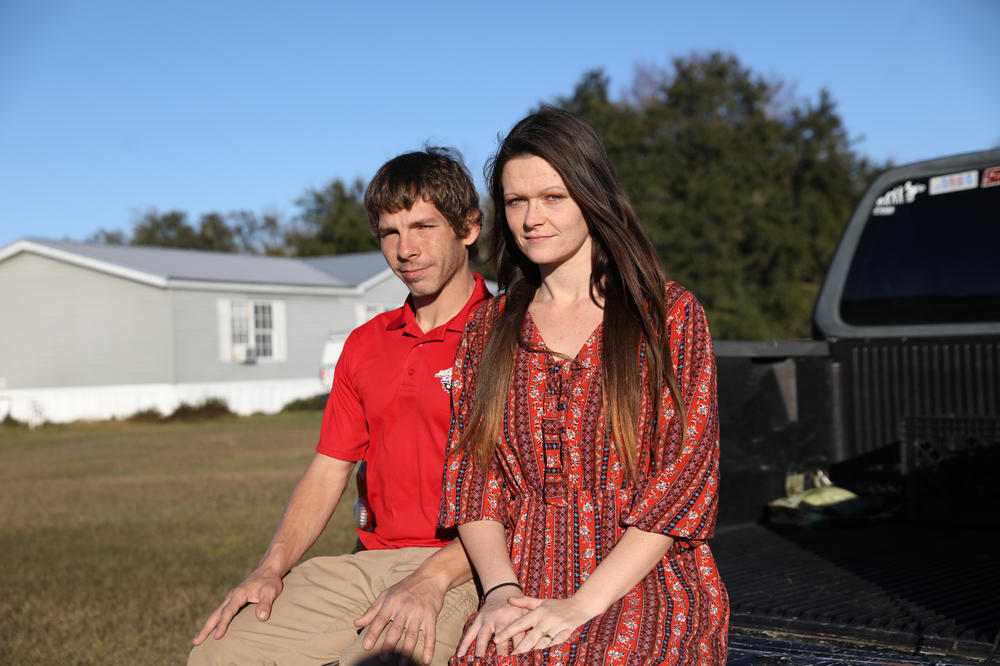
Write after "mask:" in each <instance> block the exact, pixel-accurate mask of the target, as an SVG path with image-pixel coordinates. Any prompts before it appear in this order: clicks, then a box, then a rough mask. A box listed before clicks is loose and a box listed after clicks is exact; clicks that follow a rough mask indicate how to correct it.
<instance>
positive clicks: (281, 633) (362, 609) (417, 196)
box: [188, 148, 489, 666]
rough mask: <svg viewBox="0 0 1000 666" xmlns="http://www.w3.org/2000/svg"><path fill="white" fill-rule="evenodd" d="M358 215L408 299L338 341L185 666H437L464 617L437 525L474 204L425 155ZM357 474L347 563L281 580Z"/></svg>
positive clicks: (456, 167)
mask: <svg viewBox="0 0 1000 666" xmlns="http://www.w3.org/2000/svg"><path fill="white" fill-rule="evenodd" d="M365 207H366V208H367V210H368V219H369V222H370V223H371V225H372V230H373V231H374V232H375V234H376V236H377V238H378V240H379V243H380V245H381V248H382V254H383V255H384V256H385V259H386V261H387V262H388V264H389V266H390V267H391V268H392V270H393V272H394V273H395V274H396V275H397V276H398V277H399V278H400V279H401V280H402V281H403V282H404V283H405V284H406V286H407V288H408V289H409V291H410V295H409V297H408V298H407V300H406V303H405V304H404V305H403V307H402V308H400V309H399V310H394V311H392V312H387V313H384V314H381V315H379V316H378V317H376V318H375V319H373V320H372V321H370V322H368V323H367V324H365V325H363V326H361V327H359V328H358V329H356V330H355V331H354V332H353V333H351V335H350V337H348V339H347V342H346V343H345V345H344V351H343V353H342V355H341V357H340V360H339V361H338V363H337V367H336V371H335V373H334V381H333V389H332V390H331V392H330V397H329V399H328V400H327V405H326V413H325V414H324V417H323V426H322V431H321V434H320V441H319V444H318V446H317V447H316V448H317V453H316V456H315V457H314V458H313V460H312V462H311V463H310V465H309V467H308V468H307V469H306V471H305V474H304V475H303V476H302V478H301V479H300V480H299V482H298V484H297V485H296V486H295V489H294V490H293V491H292V496H291V498H290V499H289V501H288V506H287V507H286V508H285V513H284V515H283V516H282V518H281V522H280V523H279V525H278V529H277V531H276V532H275V534H274V538H273V539H272V541H271V545H270V546H269V547H268V549H267V552H265V554H264V557H263V558H262V559H261V561H260V564H258V565H257V568H256V569H255V570H254V571H253V572H252V573H251V574H250V575H249V576H248V577H247V578H246V579H245V580H244V581H243V582H242V583H240V584H239V585H237V586H236V587H235V588H233V589H232V590H231V591H230V592H229V594H228V595H227V596H226V598H225V600H224V601H223V602H222V604H221V605H220V606H219V607H218V608H216V609H215V611H214V612H213V613H212V615H211V616H210V617H209V618H208V620H207V621H206V622H205V625H204V626H203V627H202V629H201V631H200V632H199V634H198V635H197V636H196V637H195V638H194V640H193V641H192V642H193V643H194V645H195V648H194V649H193V650H192V652H191V656H190V658H189V662H188V663H189V664H230V663H235V664H255V663H256V664H260V663H268V664H273V663H276V664H326V663H328V662H331V661H335V660H339V661H340V664H341V665H342V666H349V665H350V664H356V663H359V662H360V661H362V660H368V659H369V658H371V657H374V656H375V655H376V654H377V655H378V656H379V657H381V658H382V659H383V660H385V659H386V658H387V657H388V655H389V654H390V653H392V652H398V653H399V654H400V660H401V661H402V660H403V658H404V657H406V656H408V655H413V656H414V657H417V656H419V658H420V659H422V661H423V662H424V663H425V664H430V663H432V660H433V663H435V664H437V663H442V664H443V663H445V662H446V661H447V659H448V657H449V656H451V655H452V654H453V653H454V650H455V647H456V646H457V644H458V639H459V637H460V634H461V630H462V626H463V624H464V622H465V619H466V618H468V616H469V615H470V614H471V613H472V612H473V611H474V610H475V608H476V606H477V598H476V590H475V587H474V585H473V583H472V580H471V578H472V575H471V571H470V568H469V563H468V560H467V559H466V556H465V552H464V550H463V549H462V546H461V543H460V542H459V541H458V539H454V540H452V538H453V537H454V536H455V535H454V533H442V532H441V531H439V530H438V529H437V514H438V507H439V505H440V501H441V479H442V472H443V468H444V448H445V444H446V439H447V434H448V427H449V420H450V398H449V389H450V378H451V365H452V361H453V359H454V356H455V350H456V348H457V345H458V340H459V337H460V335H461V332H462V329H463V327H464V324H465V320H466V318H467V316H468V314H469V312H470V311H471V310H472V309H473V307H474V306H475V305H476V304H477V303H479V302H480V301H482V300H484V299H486V298H487V297H488V296H489V293H488V292H487V291H486V288H485V286H484V285H483V280H482V278H481V277H480V276H478V275H475V274H474V273H472V272H471V270H470V268H469V260H470V257H473V256H474V253H475V248H476V246H475V242H476V238H477V237H478V235H479V232H480V229H481V227H482V213H481V212H480V210H479V196H478V194H477V193H476V189H475V186H474V185H473V183H472V179H471V178H470V177H469V174H468V172H467V171H466V169H465V167H464V166H462V164H461V162H460V161H459V158H458V157H457V155H454V154H453V153H451V152H450V151H448V150H445V149H439V148H428V149H426V150H425V151H423V152H415V153H407V154H404V155H400V156H399V157H396V158H395V159H393V160H390V161H389V162H387V163H386V164H385V165H383V166H382V168H381V169H379V171H378V173H376V175H375V177H374V179H372V182H371V183H370V184H369V186H368V189H367V191H366V192H365ZM359 460H363V461H365V464H366V481H367V492H366V494H367V505H368V507H369V509H370V513H371V514H372V515H371V516H370V519H369V521H368V523H369V524H373V527H369V528H367V529H359V530H358V535H359V549H360V550H359V551H358V552H356V553H353V554H349V555H342V556H339V557H317V558H314V559H311V560H309V561H308V562H305V563H304V564H302V565H300V566H298V567H295V569H292V570H291V572H289V569H290V568H291V567H292V565H293V564H295V562H297V561H298V559H299V558H300V557H301V556H302V554H303V553H305V551H306V550H307V549H308V548H309V546H310V545H312V543H313V542H314V541H315V540H316V538H317V537H318V536H319V534H320V533H321V532H322V531H323V528H324V527H325V526H326V524H327V521H328V520H329V519H330V516H331V515H332V514H333V511H334V509H335V508H336V507H337V503H338V502H339V500H340V497H341V494H342V493H343V491H344V488H345V487H346V486H347V484H348V482H349V480H350V476H351V472H352V470H353V469H354V466H355V462H356V461H359ZM286 574H287V575H286ZM241 608H242V610H241ZM366 609H367V610H366ZM255 618H256V619H255ZM362 628H366V629H365V630H364V631H361V629H362ZM359 632H360V633H359ZM209 636H212V638H211V639H209ZM376 650H377V652H376Z"/></svg>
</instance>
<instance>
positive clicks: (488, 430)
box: [440, 108, 729, 664]
mask: <svg viewBox="0 0 1000 666" xmlns="http://www.w3.org/2000/svg"><path fill="white" fill-rule="evenodd" d="M487 175H488V179H489V184H490V193H491V196H492V198H493V205H494V211H495V215H494V224H493V229H492V231H491V237H490V245H491V253H492V259H493V262H494V266H495V267H496V271H497V279H498V281H499V283H500V285H501V287H502V288H503V290H504V291H505V293H504V295H502V296H500V297H498V298H496V299H494V300H493V301H492V302H490V303H489V304H488V305H486V306H484V307H481V308H480V309H479V310H478V311H477V312H476V313H475V314H474V315H473V316H472V317H471V318H470V321H469V323H468V326H467V328H466V332H465V336H464V340H463V342H462V343H461V345H460V347H459V350H458V355H457V357H456V360H455V367H454V369H453V371H452V404H453V411H452V428H451V431H452V432H451V436H450V441H449V454H448V460H447V463H446V468H445V493H444V498H443V500H442V511H441V521H440V522H441V523H442V525H444V526H450V525H454V524H458V525H459V533H460V534H461V537H462V542H463V544H464V545H465V547H466V550H467V552H468V554H469V557H470V559H471V560H472V563H473V566H474V567H475V569H476V572H477V574H478V575H479V579H480V582H481V583H482V586H483V589H484V590H485V595H484V598H483V601H482V604H481V606H480V610H479V612H478V614H476V615H474V616H473V617H472V618H470V622H469V624H468V625H467V627H466V632H465V634H464V635H463V638H462V642H461V643H460V644H459V648H458V653H457V656H456V657H455V658H454V659H453V663H581V664H605V663H606V664H660V663H691V664H717V663H724V661H725V653H726V632H727V626H728V614H729V604H728V598H727V596H726V591H725V588H724V587H723V585H722V582H721V580H720V579H719V576H718V572H717V571H716V567H715V563H714V560H713V559H712V554H711V552H710V551H709V549H708V545H707V543H706V539H707V538H708V537H710V536H711V535H712V530H713V526H714V521H715V514H716V496H717V479H718V420H717V417H716V398H715V366H714V359H713V354H712V344H711V339H710V337H709V334H708V328H707V325H706V322H705V315H704V312H703V310H702V308H701V306H700V305H699V304H698V302H697V301H696V300H695V299H694V297H693V296H692V295H691V294H690V293H689V292H688V291H687V290H685V289H684V288H683V287H681V286H679V285H677V284H675V283H672V282H668V281H666V280H665V279H664V276H663V271H662V268H661V267H660V263H659V260H658V258H657V256H656V253H655V251H654V250H653V247H652V245H651V243H650V242H649V240H648V239H647V238H646V236H645V234H644V233H643V231H642V229H641V227H640V226H639V223H638V220H637V219H636V216H635V214H634V212H633V211H632V208H631V205H630V204H629V201H628V198H627V196H626V195H625V193H624V191H623V189H622V187H621V185H620V183H619V182H618V180H617V178H616V177H615V175H614V172H613V170H612V168H611V165H610V163H609V161H608V157H607V154H606V153H605V151H604V148H603V146H602V145H601V142H600V139H599V138H598V137H597V134H596V133H595V132H594V130H593V129H592V128H591V127H590V126H589V125H587V124H586V123H584V122H583V121H581V120H580V119H578V118H576V117H575V116H573V115H572V114H569V113H566V112H564V111H560V110H557V109H551V108H546V109H543V110H541V111H539V112H538V113H535V114H532V115H530V116H528V117H527V118H525V119H524V120H522V121H521V122H520V123H518V124H517V125H516V126H515V127H514V128H513V129H512V130H511V132H510V134H508V136H507V137H506V138H505V139H504V140H503V142H502V144H501V146H500V148H499V150H498V151H497V154H496V156H495V157H494V158H493V160H492V164H491V165H490V166H489V168H488V174H487Z"/></svg>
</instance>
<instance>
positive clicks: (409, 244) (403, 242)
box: [396, 232, 420, 260]
mask: <svg viewBox="0 0 1000 666" xmlns="http://www.w3.org/2000/svg"><path fill="white" fill-rule="evenodd" d="M396 254H397V255H398V256H399V258H400V259H401V260H406V259H412V258H413V257H415V256H417V255H418V254H420V246H419V244H418V243H417V239H416V238H414V236H413V234H410V233H407V232H403V233H401V234H400V235H399V245H398V246H397V247H396Z"/></svg>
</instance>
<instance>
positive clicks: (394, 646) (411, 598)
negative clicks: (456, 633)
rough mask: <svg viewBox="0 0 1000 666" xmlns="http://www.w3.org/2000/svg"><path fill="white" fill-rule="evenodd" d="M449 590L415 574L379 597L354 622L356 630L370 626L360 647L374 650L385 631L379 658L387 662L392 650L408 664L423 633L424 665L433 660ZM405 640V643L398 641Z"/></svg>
mask: <svg viewBox="0 0 1000 666" xmlns="http://www.w3.org/2000/svg"><path fill="white" fill-rule="evenodd" d="M446 591H447V589H445V588H443V587H442V585H441V583H440V582H436V581H435V580H433V579H432V578H431V577H430V576H427V575H423V574H421V572H420V571H416V572H414V573H412V574H410V575H409V576H407V577H406V578H404V579H403V580H401V581H399V582H398V583H396V584H395V585H393V586H392V587H390V588H388V589H386V590H385V591H384V592H382V594H380V595H379V596H378V598H377V599H376V600H375V603H373V604H372V605H371V606H370V607H369V608H368V610H367V611H365V614H364V615H362V616H361V617H359V618H358V619H357V620H355V621H354V625H355V626H357V627H368V629H367V630H366V631H365V638H364V641H362V643H361V646H362V647H363V648H364V649H366V650H371V649H372V648H373V647H375V643H376V642H377V641H378V637H379V636H380V635H381V634H382V632H383V631H385V641H384V642H383V643H382V650H381V651H380V652H379V659H381V660H382V661H388V659H389V656H390V654H392V652H393V651H395V652H398V653H399V655H400V659H399V663H400V664H403V663H406V662H407V661H409V660H410V659H411V658H412V655H413V648H414V647H416V645H417V639H418V638H419V637H420V632H421V631H422V632H423V633H424V651H423V654H422V655H421V659H422V660H423V662H424V663H425V664H429V663H431V659H433V658H434V642H435V641H436V640H437V618H438V614H439V613H440V612H441V607H442V606H443V605H444V595H445V592H446ZM400 638H402V639H403V642H402V644H400V643H399V639H400Z"/></svg>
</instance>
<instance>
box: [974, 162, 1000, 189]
mask: <svg viewBox="0 0 1000 666" xmlns="http://www.w3.org/2000/svg"><path fill="white" fill-rule="evenodd" d="M996 185H1000V166H995V167H990V168H989V169H984V170H983V182H982V184H981V185H980V186H979V187H995V186H996Z"/></svg>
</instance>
